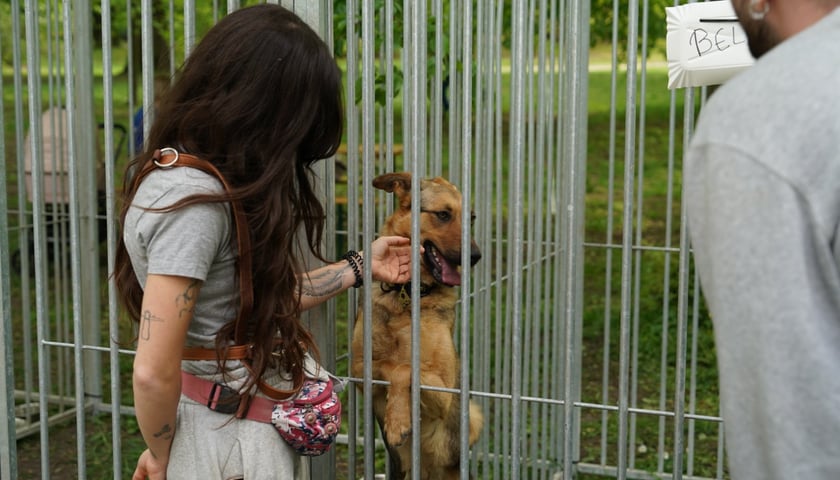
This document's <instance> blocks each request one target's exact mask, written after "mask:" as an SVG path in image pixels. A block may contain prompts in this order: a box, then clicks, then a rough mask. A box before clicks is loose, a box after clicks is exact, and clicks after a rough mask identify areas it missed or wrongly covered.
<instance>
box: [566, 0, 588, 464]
mask: <svg viewBox="0 0 840 480" xmlns="http://www.w3.org/2000/svg"><path fill="white" fill-rule="evenodd" d="M568 19H569V23H568V25H567V27H566V33H567V35H568V38H569V44H570V47H569V52H570V57H569V67H570V68H569V70H568V72H567V78H568V81H567V85H568V86H569V90H568V93H567V97H566V98H567V102H568V105H569V108H570V113H571V122H569V124H568V129H567V134H566V137H565V139H566V148H567V151H568V157H567V158H568V168H569V171H568V175H567V178H568V179H569V189H568V195H569V196H568V200H567V207H566V214H567V216H568V220H567V222H566V226H567V232H566V235H567V243H566V247H567V252H568V256H567V259H566V262H567V263H566V265H565V270H564V271H565V272H566V282H565V283H566V285H565V286H566V292H567V293H566V295H567V300H566V311H565V316H566V321H565V335H566V358H565V366H564V367H565V371H566V378H565V385H564V389H565V391H566V402H565V404H564V408H565V409H566V412H565V416H564V421H565V424H564V440H565V446H566V447H565V448H566V449H565V451H564V455H563V458H564V474H565V475H566V478H567V479H570V478H572V475H573V474H574V472H573V470H574V469H573V467H572V466H573V465H574V462H575V461H576V459H577V455H578V452H577V449H578V446H577V445H578V444H577V442H578V440H577V439H578V434H579V426H578V425H579V421H578V417H579V413H578V412H577V411H576V410H575V408H574V401H576V400H577V399H578V398H579V397H580V383H581V379H580V375H581V367H580V356H581V345H582V337H581V330H582V329H581V324H582V322H583V230H584V215H583V210H584V204H585V201H584V199H585V192H586V150H587V149H586V142H587V119H588V116H587V102H588V82H589V70H588V65H589V28H588V25H589V2H588V1H586V0H573V1H572V2H571V3H570V7H569V11H568Z"/></svg>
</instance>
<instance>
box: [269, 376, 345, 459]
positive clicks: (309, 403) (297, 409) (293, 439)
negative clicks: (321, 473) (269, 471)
mask: <svg viewBox="0 0 840 480" xmlns="http://www.w3.org/2000/svg"><path fill="white" fill-rule="evenodd" d="M333 386H334V384H333V381H332V379H328V380H320V379H317V378H307V379H306V380H305V381H304V383H303V387H302V388H301V390H300V392H299V393H298V395H297V396H295V398H293V399H291V400H286V401H282V402H278V403H277V404H276V405H275V406H274V409H273V410H272V412H271V423H272V424H273V425H274V427H275V428H276V429H277V431H278V432H279V433H280V436H281V437H283V439H284V440H286V442H287V443H288V444H289V445H290V446H291V447H292V448H294V449H295V451H297V452H298V453H300V454H301V455H307V456H317V455H322V454H324V453H326V452H327V451H328V450H329V449H330V446H332V444H333V442H335V438H336V436H337V435H338V431H339V429H340V428H341V400H340V399H339V398H338V395H337V392H336V389H335V388H333ZM341 386H343V385H342V384H339V389H340V387H341Z"/></svg>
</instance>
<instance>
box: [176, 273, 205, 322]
mask: <svg viewBox="0 0 840 480" xmlns="http://www.w3.org/2000/svg"><path fill="white" fill-rule="evenodd" d="M200 285H201V282H200V281H198V280H193V282H192V283H191V284H189V286H187V289H186V290H184V292H183V293H181V294H180V295H178V296H177V297H175V305H178V306H180V307H181V310H180V311H179V312H178V318H183V317H184V315H185V314H188V313H192V311H193V309H194V308H195V302H196V299H197V297H198V295H197V291H196V290H197V289H198V287H199V286H200Z"/></svg>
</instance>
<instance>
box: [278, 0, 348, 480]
mask: <svg viewBox="0 0 840 480" xmlns="http://www.w3.org/2000/svg"><path fill="white" fill-rule="evenodd" d="M280 4H281V5H282V6H284V7H286V8H288V9H290V10H292V11H294V12H295V14H296V15H297V16H299V17H300V18H301V19H302V20H303V21H304V22H306V23H307V24H308V25H309V26H310V27H311V28H312V29H313V30H315V32H317V33H318V35H319V36H320V37H321V38H322V39H323V40H324V41H325V42H326V43H327V45H330V46H331V45H332V8H331V2H330V1H329V0H317V1H308V2H299V1H298V2H296V1H293V0H281V1H280ZM313 169H314V171H315V175H316V176H317V178H318V179H321V180H322V181H321V182H320V185H321V187H322V188H321V189H320V190H319V191H318V194H319V197H320V200H321V203H322V204H323V205H325V207H326V214H327V222H326V225H325V228H326V230H327V235H326V236H325V241H324V243H325V244H324V245H322V246H321V247H322V251H323V252H325V255H326V256H327V258H330V255H331V254H332V253H333V252H335V238H334V236H332V235H330V234H331V233H333V232H335V211H334V210H333V209H332V208H331V206H332V205H335V166H334V164H333V163H332V162H331V161H330V160H325V161H322V162H318V163H317V164H315V166H314V168H313ZM301 241H303V239H301ZM303 251H306V250H305V249H304V250H303ZM316 262H317V260H316V259H314V258H309V259H308V260H307V262H306V265H307V266H308V267H310V268H313V267H316V266H318V265H317V264H316ZM335 315H336V306H335V300H330V301H329V302H327V303H325V304H322V305H319V306H318V307H316V308H313V309H310V310H309V311H307V312H305V314H304V320H305V321H306V323H307V325H308V326H309V328H310V329H311V331H312V333H313V335H314V336H315V341H316V342H317V344H318V350H319V352H320V354H321V358H320V360H321V365H323V367H324V368H326V369H327V370H329V371H330V372H335V371H336V349H337V348H338V347H337V343H336V337H337V336H336V324H335ZM303 461H304V462H306V461H309V462H310V469H309V470H310V471H309V478H317V479H334V478H335V471H336V466H335V465H336V454H335V448H332V449H330V451H329V452H327V453H326V454H324V455H321V456H319V457H316V458H314V459H312V460H309V459H307V458H304V460H303Z"/></svg>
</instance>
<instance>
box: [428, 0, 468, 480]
mask: <svg viewBox="0 0 840 480" xmlns="http://www.w3.org/2000/svg"><path fill="white" fill-rule="evenodd" d="M438 3H440V2H438ZM439 21H440V20H439ZM472 21H473V16H472V2H464V26H465V27H467V28H464V29H463V35H464V39H463V47H464V58H465V59H468V61H465V62H464V77H463V82H464V85H463V96H462V97H461V100H462V102H463V103H462V108H463V111H464V118H472V100H473V94H472V81H473V76H472V58H473V56H472ZM441 23H442V22H441ZM435 30H436V35H437V31H439V30H440V29H439V28H436V29H435ZM437 52H438V50H436V53H435V56H436V57H439V54H438V53H437ZM435 78H436V83H440V75H439V74H436V76H435ZM439 88H440V86H439V85H435V89H436V91H437V89H439ZM461 127H462V128H461V135H462V140H461V146H462V151H461V179H462V181H461V194H462V197H461V214H462V219H463V221H462V222H461V346H460V350H461V373H460V376H461V393H460V396H461V399H460V402H461V403H460V405H461V413H460V415H461V427H460V430H461V439H460V443H461V478H469V468H470V463H469V457H470V451H469V450H470V445H469V436H470V416H469V413H470V391H469V390H470V385H471V378H472V377H471V375H470V373H471V371H470V363H471V362H470V359H471V352H470V319H471V315H470V306H471V304H472V302H471V298H472V282H471V273H472V268H471V263H470V253H471V248H470V241H471V240H472V229H471V226H472V224H471V222H469V221H467V220H466V219H467V218H469V217H468V214H469V212H470V211H471V209H472V182H471V180H472V178H473V176H472V122H471V121H469V122H463V124H462V125H461ZM453 160H454V159H450V163H451V162H452V161H453ZM450 168H451V167H450Z"/></svg>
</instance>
